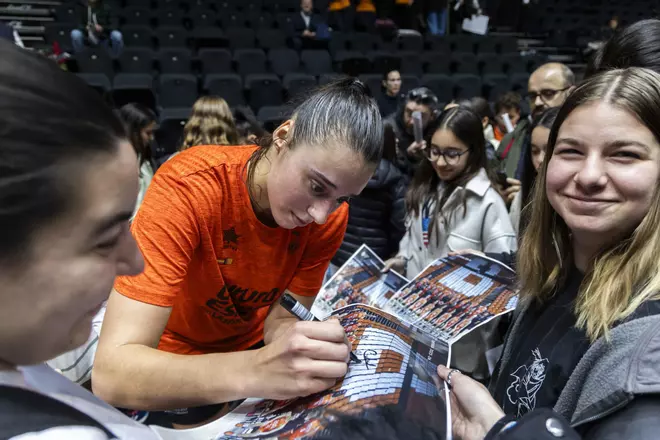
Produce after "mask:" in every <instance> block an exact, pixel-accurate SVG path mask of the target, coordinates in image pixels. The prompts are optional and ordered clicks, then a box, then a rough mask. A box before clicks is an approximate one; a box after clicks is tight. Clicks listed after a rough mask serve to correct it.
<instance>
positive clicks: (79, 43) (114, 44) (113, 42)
mask: <svg viewBox="0 0 660 440" xmlns="http://www.w3.org/2000/svg"><path fill="white" fill-rule="evenodd" d="M85 41H87V42H88V43H89V44H92V43H91V41H89V40H88V39H87V35H85V34H84V33H83V32H82V31H81V30H79V29H74V30H72V31H71V44H72V45H73V51H74V52H80V51H81V50H83V49H84V48H85ZM101 44H102V45H103V46H105V47H108V46H109V48H110V52H111V53H112V54H113V55H114V56H119V54H120V53H121V51H122V49H123V48H124V39H123V37H122V35H121V32H119V31H112V32H110V38H107V39H104V40H101Z"/></svg>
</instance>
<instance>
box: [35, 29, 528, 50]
mask: <svg viewBox="0 0 660 440" xmlns="http://www.w3.org/2000/svg"><path fill="white" fill-rule="evenodd" d="M74 27H75V25H74V24H72V23H52V24H47V25H46V26H45V35H46V41H47V42H49V43H52V42H54V41H58V42H59V43H60V44H61V45H64V46H66V45H68V44H69V42H70V32H71V29H73V28H74ZM120 30H121V32H122V34H123V37H124V43H125V44H126V46H128V47H131V46H140V47H156V46H159V47H164V46H172V45H174V46H189V47H199V46H200V45H203V44H201V43H204V41H201V42H200V41H199V40H209V39H213V40H214V41H212V43H213V45H214V46H213V47H228V48H231V49H248V48H255V47H259V48H262V49H274V48H281V47H285V46H286V45H290V41H289V40H290V35H289V34H288V33H287V32H285V31H282V30H280V29H260V30H256V31H255V30H253V29H248V28H230V29H226V30H222V29H221V28H219V27H217V26H203V25H200V26H196V27H195V28H194V29H193V30H187V29H186V28H184V27H182V26H164V27H160V28H156V29H153V28H151V27H149V26H144V25H131V26H122V27H121V28H120ZM460 37H461V38H458V37H457V36H447V37H427V38H426V39H424V38H423V37H422V36H420V35H414V34H413V35H402V36H400V37H398V38H396V39H395V40H392V41H385V40H383V39H382V38H380V37H379V36H378V35H374V34H370V33H367V32H353V33H341V32H333V33H332V38H331V39H330V40H329V41H327V42H319V43H318V44H325V45H327V48H328V50H329V51H330V52H332V53H335V52H339V51H342V50H354V51H361V52H370V51H374V50H387V51H396V50H402V51H423V50H427V51H434V52H442V53H450V52H470V53H475V54H477V53H511V52H515V51H517V50H518V43H517V40H516V39H515V38H510V37H493V36H491V37H476V36H475V37H472V36H460ZM208 43H210V42H208Z"/></svg>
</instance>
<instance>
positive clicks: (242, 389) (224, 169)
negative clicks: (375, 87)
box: [93, 79, 383, 425]
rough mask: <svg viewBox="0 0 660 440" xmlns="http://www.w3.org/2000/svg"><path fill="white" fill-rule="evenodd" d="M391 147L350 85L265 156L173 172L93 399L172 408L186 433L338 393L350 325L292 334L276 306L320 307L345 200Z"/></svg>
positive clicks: (297, 120)
mask: <svg viewBox="0 0 660 440" xmlns="http://www.w3.org/2000/svg"><path fill="white" fill-rule="evenodd" d="M382 145H383V126H382V122H381V117H380V113H379V111H378V108H377V106H376V103H375V101H374V100H373V99H372V98H371V97H370V96H369V95H368V92H367V90H366V88H365V87H364V86H363V85H362V84H361V83H360V82H358V81H355V80H351V79H346V80H340V81H338V82H335V83H332V84H330V85H328V86H325V87H323V88H321V89H319V90H318V91H316V92H315V93H313V94H312V95H311V96H310V97H309V98H308V99H307V100H305V101H304V102H303V103H302V104H301V105H300V106H299V107H298V108H297V109H296V110H295V112H294V114H293V116H292V118H291V119H290V120H288V121H286V122H284V123H283V124H282V125H281V126H280V127H278V128H277V129H276V130H275V132H274V133H273V136H272V138H268V139H267V140H265V141H264V142H262V147H260V148H259V147H255V146H226V147H223V148H217V147H213V146H198V147H193V148H190V149H188V150H185V151H183V152H181V153H179V154H178V155H177V156H175V157H174V158H172V159H171V160H170V161H168V162H167V163H166V164H165V165H164V166H163V167H162V168H161V169H160V170H159V172H158V174H157V175H156V176H155V178H154V180H153V182H152V184H151V186H150V188H149V191H148V192H147V195H146V197H145V200H144V203H143V205H142V207H141V208H140V210H139V212H138V214H137V216H136V217H135V220H134V222H133V225H132V232H133V234H134V235H135V238H136V240H137V242H138V244H139V246H140V248H141V250H142V252H143V254H144V256H145V262H146V268H145V272H144V273H143V274H142V275H140V276H137V277H133V278H130V277H121V278H119V279H118V281H117V283H116V285H115V289H116V291H115V292H113V293H112V295H111V298H110V300H109V302H108V310H107V314H106V317H105V321H104V325H103V334H102V336H101V341H100V343H99V349H98V352H97V357H96V363H95V368H94V371H93V387H94V391H95V392H96V393H98V394H99V395H100V396H102V397H103V398H104V399H106V400H108V401H109V402H111V403H112V404H114V405H117V406H122V407H125V408H133V409H139V410H174V409H176V412H175V413H176V414H175V413H174V412H173V413H171V421H173V422H176V423H178V424H184V425H187V424H194V423H197V422H200V421H204V420H205V419H208V418H209V417H211V416H213V415H214V414H216V413H217V412H218V411H219V410H220V409H221V406H219V405H218V404H220V403H222V402H229V401H235V400H238V399H243V398H246V397H268V398H290V397H295V396H302V395H307V394H311V393H313V392H316V391H320V390H322V389H325V388H327V387H329V386H331V385H332V384H334V383H335V380H336V378H338V377H341V376H342V375H343V374H345V372H346V368H347V364H346V360H347V359H348V358H347V356H348V351H347V349H348V347H347V345H346V342H345V335H344V331H343V329H342V328H341V326H340V325H339V324H338V323H337V322H316V323H299V322H296V321H295V318H293V317H292V316H291V315H290V314H289V313H288V312H286V311H285V310H284V309H283V308H282V307H281V306H279V305H278V304H277V301H278V299H279V298H280V296H281V295H282V294H283V293H285V292H287V293H289V294H291V295H293V296H294V297H295V298H296V299H298V301H300V302H301V303H302V304H304V305H306V306H308V307H310V306H311V304H312V303H313V301H314V298H315V296H316V294H317V293H318V291H319V289H320V287H321V283H322V280H323V275H324V273H325V271H326V269H327V267H328V265H329V263H330V260H331V258H332V257H333V255H334V254H335V252H336V250H337V248H338V247H339V245H340V244H341V242H342V239H343V235H344V231H345V229H346V223H347V214H348V207H347V205H346V204H345V203H344V202H345V201H346V200H347V199H348V197H350V196H351V195H354V194H359V193H360V192H361V191H362V189H363V188H364V187H365V186H366V184H367V182H368V181H369V178H370V177H371V175H372V174H373V172H374V170H375V167H376V165H377V164H378V162H379V160H380V157H381V154H382ZM264 343H265V347H264V346H263V345H264ZM259 347H263V348H259ZM193 355H195V356H193ZM182 407H186V408H187V409H185V410H182V409H181V408H182ZM190 407H196V408H190Z"/></svg>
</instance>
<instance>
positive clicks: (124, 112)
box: [118, 102, 158, 165]
mask: <svg viewBox="0 0 660 440" xmlns="http://www.w3.org/2000/svg"><path fill="white" fill-rule="evenodd" d="M118 115H119V117H120V118H121V120H122V121H123V122H124V126H125V127H126V132H127V133H128V139H129V140H130V141H131V144H132V145H133V148H134V149H135V152H136V153H137V155H138V157H139V158H140V165H142V164H143V163H145V162H150V161H151V159H152V156H153V154H152V151H151V145H150V144H149V143H148V142H147V143H145V142H144V140H143V139H142V131H143V130H144V129H145V128H147V127H148V126H149V125H151V124H154V123H156V122H157V120H158V117H157V116H156V113H155V112H154V111H153V110H152V109H150V108H149V107H147V106H144V105H142V104H138V103H135V102H132V103H129V104H126V105H124V106H123V107H122V108H120V109H119V111H118Z"/></svg>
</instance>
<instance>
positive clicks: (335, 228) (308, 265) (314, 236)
mask: <svg viewBox="0 0 660 440" xmlns="http://www.w3.org/2000/svg"><path fill="white" fill-rule="evenodd" d="M347 225H348V203H344V204H342V206H340V207H339V209H337V210H336V211H335V212H334V213H332V215H331V216H330V217H329V218H328V221H327V222H326V223H325V224H323V225H315V228H314V231H312V232H311V233H310V235H309V238H308V240H307V244H306V245H305V251H304V252H303V256H302V260H301V261H300V264H299V265H298V270H297V271H296V274H295V275H294V277H293V280H291V283H290V284H289V286H288V290H290V291H291V292H292V293H295V294H296V295H300V296H316V294H317V293H319V290H321V286H322V284H323V276H324V275H325V271H326V270H327V269H328V266H329V265H330V260H332V257H334V256H335V253H336V252H337V249H339V246H340V245H341V242H342V241H343V240H344V233H345V232H346V226H347Z"/></svg>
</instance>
